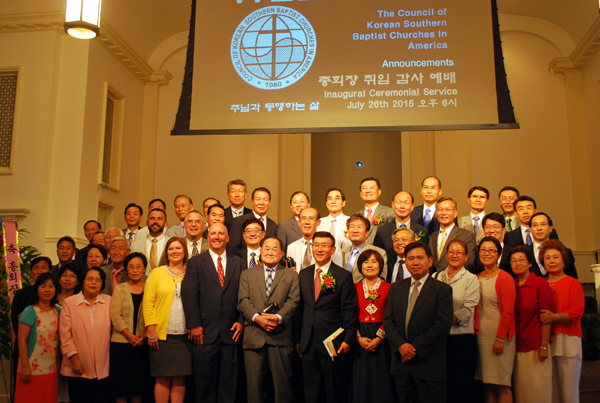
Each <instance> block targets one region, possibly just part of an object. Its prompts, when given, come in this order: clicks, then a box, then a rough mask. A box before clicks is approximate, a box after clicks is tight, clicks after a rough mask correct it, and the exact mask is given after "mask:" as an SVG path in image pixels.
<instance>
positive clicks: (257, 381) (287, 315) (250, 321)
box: [238, 237, 300, 403]
mask: <svg viewBox="0 0 600 403" xmlns="http://www.w3.org/2000/svg"><path fill="white" fill-rule="evenodd" d="M283 254H284V252H283V244H282V242H281V240H280V239H278V238H275V237H270V238H265V239H263V240H262V241H261V250H260V256H261V259H262V263H263V264H261V265H259V266H256V267H253V268H250V269H247V270H244V271H242V274H241V276H240V286H239V292H238V310H239V311H240V312H241V313H242V315H244V319H245V322H244V342H243V345H242V347H243V349H244V362H245V366H246V379H247V384H248V402H250V403H254V402H262V401H263V400H264V399H263V396H264V391H265V379H264V378H265V373H266V368H267V365H268V366H269V369H270V370H271V374H272V375H273V384H274V386H275V402H276V403H286V402H292V401H294V397H293V393H292V386H291V381H292V353H293V345H294V340H293V337H292V326H291V321H292V317H293V316H294V313H295V312H296V309H297V308H298V304H299V302H300V287H299V283H298V275H297V274H296V272H294V271H293V270H290V269H287V268H285V267H283V266H281V265H280V264H279V261H280V260H281V258H282V257H283ZM272 304H277V308H275V309H274V310H273V312H274V313H264V310H265V308H267V307H269V306H271V305H272Z"/></svg>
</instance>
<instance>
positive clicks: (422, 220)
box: [410, 176, 443, 235]
mask: <svg viewBox="0 0 600 403" xmlns="http://www.w3.org/2000/svg"><path fill="white" fill-rule="evenodd" d="M442 193H443V190H442V181H441V180H440V179H439V178H437V177H435V176H428V177H426V178H425V179H423V182H422V183H421V196H423V202H424V203H423V204H421V205H418V206H417V207H415V209H414V210H413V211H412V213H411V214H410V220H411V221H412V222H414V223H417V224H419V225H422V226H423V227H425V228H427V231H429V234H430V235H431V234H433V233H434V232H435V231H437V230H439V229H440V224H439V222H438V220H437V216H436V214H435V210H436V203H437V201H438V199H439V198H440V197H441V196H442Z"/></svg>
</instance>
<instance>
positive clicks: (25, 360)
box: [14, 273, 60, 403]
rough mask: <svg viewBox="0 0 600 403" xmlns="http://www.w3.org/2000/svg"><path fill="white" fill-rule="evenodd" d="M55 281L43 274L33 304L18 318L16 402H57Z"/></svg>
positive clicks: (39, 278) (50, 276)
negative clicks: (19, 362)
mask: <svg viewBox="0 0 600 403" xmlns="http://www.w3.org/2000/svg"><path fill="white" fill-rule="evenodd" d="M57 286H58V284H56V280H55V279H54V277H53V276H52V274H51V273H43V274H41V275H40V276H39V277H38V278H37V280H36V281H35V284H34V285H33V290H32V295H31V296H32V300H31V302H32V305H29V306H28V307H27V308H25V310H24V311H23V313H22V314H21V317H20V318H19V339H18V345H19V356H20V361H21V365H19V366H18V369H17V384H16V390H15V399H14V402H15V403H31V402H36V403H38V402H40V403H41V402H44V403H46V402H47V403H51V402H52V403H55V402H58V369H57V362H58V315H59V314H60V308H58V307H56V287H57Z"/></svg>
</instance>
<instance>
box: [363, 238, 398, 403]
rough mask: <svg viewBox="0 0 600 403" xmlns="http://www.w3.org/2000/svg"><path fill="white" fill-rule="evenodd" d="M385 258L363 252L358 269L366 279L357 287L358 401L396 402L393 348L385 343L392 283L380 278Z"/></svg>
mask: <svg viewBox="0 0 600 403" xmlns="http://www.w3.org/2000/svg"><path fill="white" fill-rule="evenodd" d="M383 265H384V261H383V257H382V256H381V254H380V253H379V252H377V251H376V250H373V249H368V250H365V251H363V252H362V253H361V254H360V256H359V257H358V260H357V262H356V267H357V268H358V271H359V273H360V274H362V275H363V276H364V279H363V280H362V281H360V282H358V283H356V284H354V286H355V287H356V292H357V293H358V333H357V335H358V337H357V341H358V344H359V345H360V347H361V348H360V349H357V352H356V359H355V361H354V380H355V381H354V386H353V388H354V390H353V393H352V398H353V401H354V402H357V403H359V402H391V401H394V400H396V397H395V396H396V393H395V387H394V380H393V378H392V377H391V376H390V361H391V354H390V346H389V344H388V343H387V342H386V341H385V330H384V328H383V316H384V314H385V307H386V305H387V301H388V291H389V290H390V284H389V283H386V282H385V281H383V280H382V279H381V278H379V275H380V274H381V268H382V267H383Z"/></svg>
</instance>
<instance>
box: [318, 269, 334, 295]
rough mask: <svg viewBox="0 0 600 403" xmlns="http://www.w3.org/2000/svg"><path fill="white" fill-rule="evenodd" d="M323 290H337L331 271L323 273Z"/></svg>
mask: <svg viewBox="0 0 600 403" xmlns="http://www.w3.org/2000/svg"><path fill="white" fill-rule="evenodd" d="M321 291H331V292H335V278H333V275H332V274H331V273H327V274H323V281H321Z"/></svg>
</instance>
